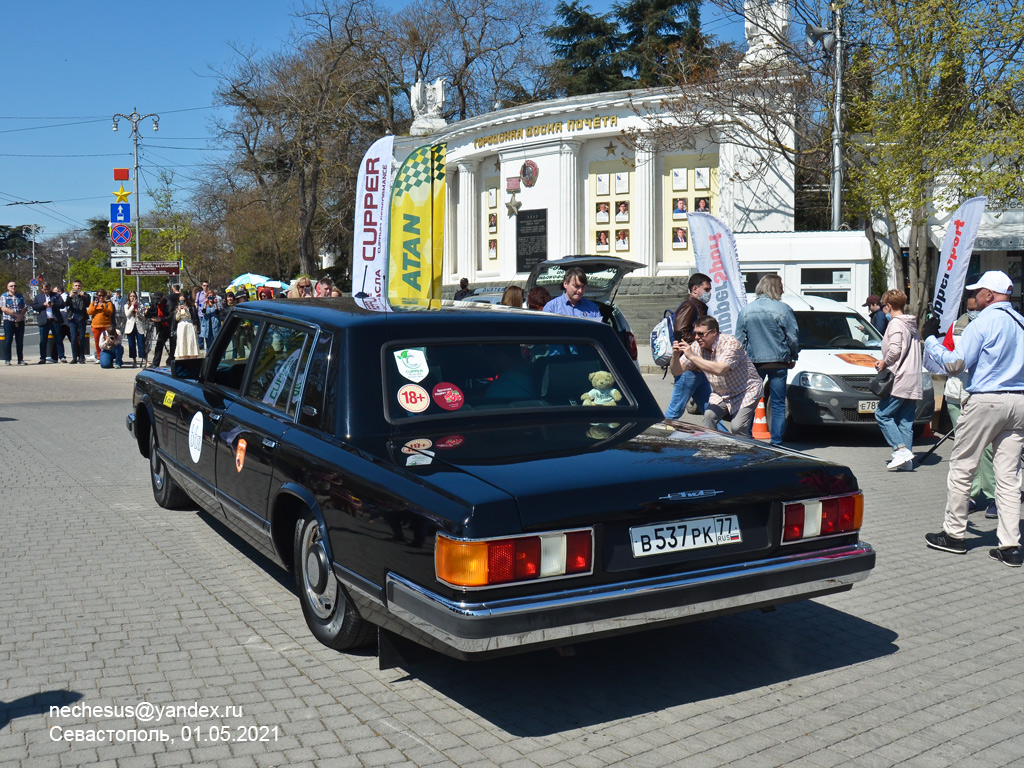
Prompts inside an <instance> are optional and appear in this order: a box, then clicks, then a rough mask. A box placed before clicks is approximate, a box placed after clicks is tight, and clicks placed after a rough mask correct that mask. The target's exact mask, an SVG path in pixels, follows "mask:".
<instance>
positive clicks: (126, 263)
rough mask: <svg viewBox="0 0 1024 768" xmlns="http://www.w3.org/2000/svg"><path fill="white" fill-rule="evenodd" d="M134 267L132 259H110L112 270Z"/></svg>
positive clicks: (120, 257)
mask: <svg viewBox="0 0 1024 768" xmlns="http://www.w3.org/2000/svg"><path fill="white" fill-rule="evenodd" d="M131 265H132V260H131V257H130V256H129V257H128V258H125V257H123V256H111V257H110V268H111V269H128V268H129V267H131Z"/></svg>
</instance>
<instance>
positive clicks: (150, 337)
mask: <svg viewBox="0 0 1024 768" xmlns="http://www.w3.org/2000/svg"><path fill="white" fill-rule="evenodd" d="M329 296H341V291H340V290H339V289H338V288H337V287H336V286H335V285H334V283H333V281H332V280H330V279H329V278H321V279H320V280H317V281H314V280H313V278H311V277H310V276H309V275H299V277H298V278H296V279H295V280H294V281H293V282H292V284H291V286H290V287H289V288H288V289H286V290H281V291H278V290H275V289H273V288H271V287H266V286H261V287H257V288H254V289H253V291H252V293H250V291H249V289H248V288H236V289H231V288H229V289H227V290H224V291H218V290H217V289H215V288H213V287H211V286H210V283H209V282H207V281H203V283H202V284H201V285H200V286H195V287H193V288H191V289H186V290H183V289H182V286H181V285H180V284H174V285H171V286H170V288H169V289H168V291H167V293H166V294H165V293H163V292H159V291H158V292H155V293H153V294H152V296H151V297H150V301H149V303H148V304H143V303H142V301H141V300H140V297H139V295H138V294H137V293H136V292H135V291H128V295H127V296H124V295H123V292H122V290H121V289H120V288H118V289H117V290H115V291H114V292H113V293H110V292H109V291H106V290H105V289H103V288H99V289H97V290H95V291H93V292H92V293H91V294H90V293H88V292H87V291H85V290H84V289H83V287H82V283H81V281H80V280H74V281H73V282H72V283H71V286H70V287H69V288H66V289H65V288H62V287H61V286H59V285H51V284H50V283H43V284H42V286H40V288H39V290H38V292H37V293H36V294H35V296H34V297H33V298H32V299H31V300H28V299H26V298H25V296H24V294H22V293H20V292H19V291H18V285H17V283H16V282H14V281H11V282H9V283H8V284H7V291H6V292H5V293H3V295H2V296H0V312H2V315H3V330H4V344H3V352H4V362H5V364H6V365H14V364H15V362H16V364H17V365H28V362H27V361H26V360H25V351H24V336H25V323H26V322H28V321H29V318H28V311H29V309H32V310H33V311H34V312H35V322H36V323H37V324H38V326H39V362H38V364H39V365H44V364H46V363H68V364H71V365H79V364H85V363H86V362H87V358H88V359H89V360H90V361H92V362H94V363H98V364H99V365H100V366H101V367H102V368H121V367H123V366H125V365H126V364H129V363H130V365H131V367H132V368H135V367H138V366H142V367H145V366H146V365H147V364H152V365H154V366H158V365H160V363H161V361H162V360H163V357H164V353H165V352H166V354H167V357H168V358H188V357H199V356H201V355H203V354H204V351H205V349H208V348H209V346H210V345H211V344H212V343H213V339H214V338H215V337H216V335H217V333H218V331H219V330H220V325H221V321H222V320H223V318H224V315H225V314H226V312H227V310H228V309H230V308H231V307H232V306H234V305H235V304H239V303H242V302H245V301H249V300H250V299H256V300H264V299H278V298H309V297H329ZM90 342H91V343H90ZM125 344H127V357H126V356H125ZM69 348H70V353H71V354H70V359H69V357H68V354H67V352H68V349H69ZM90 350H92V353H91V354H90ZM15 356H16V358H17V359H16V361H15Z"/></svg>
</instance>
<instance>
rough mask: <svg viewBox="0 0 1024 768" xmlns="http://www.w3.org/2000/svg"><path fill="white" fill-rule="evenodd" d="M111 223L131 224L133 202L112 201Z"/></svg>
mask: <svg viewBox="0 0 1024 768" xmlns="http://www.w3.org/2000/svg"><path fill="white" fill-rule="evenodd" d="M110 223H111V224H131V223H132V206H131V203H111V204H110Z"/></svg>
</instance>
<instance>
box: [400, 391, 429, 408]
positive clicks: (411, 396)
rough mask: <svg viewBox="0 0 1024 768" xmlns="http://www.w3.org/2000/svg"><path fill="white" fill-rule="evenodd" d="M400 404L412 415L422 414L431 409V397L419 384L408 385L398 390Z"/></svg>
mask: <svg viewBox="0 0 1024 768" xmlns="http://www.w3.org/2000/svg"><path fill="white" fill-rule="evenodd" d="M398 404H399V405H400V406H402V407H403V408H405V410H407V411H409V412H410V413H422V412H423V411H425V410H427V408H429V407H430V395H428V394H427V390H425V389H424V388H423V387H421V386H420V385H419V384H406V385H405V386H404V387H402V388H401V389H400V390H398Z"/></svg>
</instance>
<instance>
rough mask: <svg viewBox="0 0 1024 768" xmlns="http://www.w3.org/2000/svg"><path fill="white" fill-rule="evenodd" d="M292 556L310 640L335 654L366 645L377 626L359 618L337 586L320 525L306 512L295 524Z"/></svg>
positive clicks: (342, 591) (340, 588)
mask: <svg viewBox="0 0 1024 768" xmlns="http://www.w3.org/2000/svg"><path fill="white" fill-rule="evenodd" d="M294 556H295V559H294V563H295V585H296V587H298V591H299V602H300V603H302V615H303V616H304V617H305V619H306V626H308V627H309V631H310V632H312V633H313V637H315V638H316V639H317V640H319V641H320V642H321V643H323V644H324V645H326V646H327V647H328V648H334V649H335V650H338V651H348V650H351V649H353V648H358V647H360V646H362V645H366V644H367V643H369V642H370V641H371V640H372V639H373V638H374V634H375V629H376V627H375V626H374V625H373V624H371V623H370V622H368V621H365V620H364V619H363V618H362V617H361V616H360V615H359V613H358V612H357V611H356V609H355V606H353V605H352V603H351V601H350V600H349V599H348V594H347V593H346V592H345V588H344V587H343V586H342V585H341V584H340V583H338V579H337V577H335V575H334V570H333V569H332V568H331V563H330V559H329V558H328V557H327V548H326V547H325V546H324V542H323V539H322V537H321V535H320V526H319V525H318V524H317V521H316V518H314V517H313V516H312V515H311V514H309V513H308V512H307V513H306V515H304V516H303V517H301V518H299V520H298V521H297V522H296V523H295V542H294Z"/></svg>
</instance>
